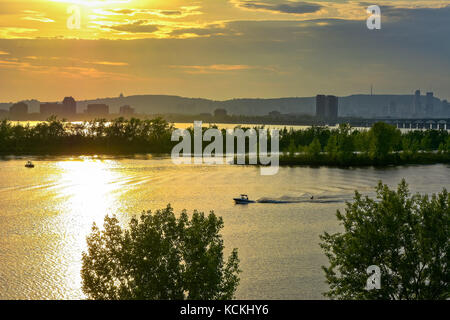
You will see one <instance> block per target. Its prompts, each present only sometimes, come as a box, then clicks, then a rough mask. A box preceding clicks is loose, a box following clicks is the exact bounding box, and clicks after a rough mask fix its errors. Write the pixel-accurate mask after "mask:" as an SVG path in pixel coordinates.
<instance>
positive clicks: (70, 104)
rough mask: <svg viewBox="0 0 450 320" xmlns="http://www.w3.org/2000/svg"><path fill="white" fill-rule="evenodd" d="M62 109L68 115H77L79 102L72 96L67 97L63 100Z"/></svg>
mask: <svg viewBox="0 0 450 320" xmlns="http://www.w3.org/2000/svg"><path fill="white" fill-rule="evenodd" d="M62 104H63V107H62V111H63V113H64V114H66V115H75V114H76V113H77V102H76V101H75V99H74V98H72V97H65V98H64V100H63V103H62Z"/></svg>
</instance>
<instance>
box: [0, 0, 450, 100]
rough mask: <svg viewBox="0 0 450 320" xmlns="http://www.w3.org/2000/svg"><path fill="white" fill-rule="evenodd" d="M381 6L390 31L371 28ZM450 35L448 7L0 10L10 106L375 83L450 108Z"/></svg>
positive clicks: (27, 5)
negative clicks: (426, 94) (75, 24)
mask: <svg viewBox="0 0 450 320" xmlns="http://www.w3.org/2000/svg"><path fill="white" fill-rule="evenodd" d="M372 4H376V5H379V6H380V7H381V10H382V12H381V17H382V29H381V30H368V29H367V27H366V19H367V18H368V16H369V14H368V13H367V12H366V8H367V7H368V6H369V5H372ZM77 10H79V12H80V14H81V15H80V18H81V19H80V22H81V24H80V28H79V29H70V28H69V27H68V20H69V19H70V17H71V16H72V15H73V14H74V12H76V11H77ZM71 21H74V20H71ZM449 34H450V1H434V0H429V1H412V0H408V1H402V0H399V1H372V2H370V3H368V2H360V1H345V0H341V1H289V0H197V1H195V0H193V1H189V0H28V1H22V0H0V102H9V101H18V100H22V99H32V98H35V99H39V100H42V101H44V100H48V101H50V100H61V99H62V97H63V96H66V95H71V96H74V97H75V98H76V99H88V98H97V97H111V96H118V95H119V94H120V93H124V94H125V95H133V94H175V95H182V96H187V97H205V98H212V99H228V98H238V97H264V98H267V97H284V96H289V97H291V96H312V95H315V94H316V93H318V92H325V93H330V94H337V95H348V94H353V93H367V92H369V90H370V85H371V84H373V86H374V89H375V93H399V94H409V93H411V92H413V91H414V90H415V89H417V88H421V89H422V90H423V91H427V90H433V91H434V92H435V94H436V95H437V96H438V97H440V98H445V99H449V98H450V62H449V60H450V59H449V56H450V41H449Z"/></svg>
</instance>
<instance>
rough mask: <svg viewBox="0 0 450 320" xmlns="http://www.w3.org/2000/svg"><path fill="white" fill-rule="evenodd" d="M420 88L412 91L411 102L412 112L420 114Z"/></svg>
mask: <svg viewBox="0 0 450 320" xmlns="http://www.w3.org/2000/svg"><path fill="white" fill-rule="evenodd" d="M420 99H421V98H420V90H416V92H415V93H414V102H413V114H415V115H420V114H422V103H421V101H420Z"/></svg>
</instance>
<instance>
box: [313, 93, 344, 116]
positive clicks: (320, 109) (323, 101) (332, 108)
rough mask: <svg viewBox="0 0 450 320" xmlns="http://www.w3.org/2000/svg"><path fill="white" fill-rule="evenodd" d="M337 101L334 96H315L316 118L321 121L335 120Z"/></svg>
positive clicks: (337, 107)
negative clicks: (321, 119)
mask: <svg viewBox="0 0 450 320" xmlns="http://www.w3.org/2000/svg"><path fill="white" fill-rule="evenodd" d="M338 111H339V99H338V97H336V96H325V95H322V94H319V95H317V96H316V116H317V117H319V118H323V119H331V120H337V118H338Z"/></svg>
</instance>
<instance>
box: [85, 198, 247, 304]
mask: <svg viewBox="0 0 450 320" xmlns="http://www.w3.org/2000/svg"><path fill="white" fill-rule="evenodd" d="M222 228H223V220H222V218H220V217H217V216H216V215H215V214H214V212H211V213H210V214H209V215H208V216H205V215H204V214H203V213H200V212H197V211H194V213H193V214H192V218H191V219H189V218H188V215H187V213H186V211H183V212H182V213H181V215H180V216H179V218H176V217H175V214H174V212H173V209H172V208H171V207H170V205H169V206H167V208H165V209H163V210H157V211H156V212H155V213H152V212H151V211H148V212H144V213H143V214H142V215H141V217H140V219H137V218H133V219H132V220H131V222H130V225H129V228H128V229H122V228H121V227H120V225H119V221H118V220H117V218H116V217H108V216H106V217H105V223H104V230H103V231H100V230H99V228H98V227H97V226H96V225H95V224H94V226H93V228H92V233H91V234H90V236H89V237H88V239H87V244H88V250H87V252H83V259H82V260H83V266H82V270H81V276H82V281H83V292H84V293H85V294H86V295H87V296H88V298H89V299H96V300H132V299H138V300H172V299H195V300H208V299H215V300H216V299H232V298H233V297H234V294H235V291H236V289H237V286H238V284H239V277H238V274H239V273H240V270H239V258H238V254H237V249H234V250H233V251H232V252H231V254H230V256H229V257H228V260H227V261H226V262H225V261H224V257H223V249H224V245H223V240H222V236H221V235H220V230H221V229H222Z"/></svg>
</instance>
